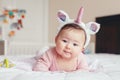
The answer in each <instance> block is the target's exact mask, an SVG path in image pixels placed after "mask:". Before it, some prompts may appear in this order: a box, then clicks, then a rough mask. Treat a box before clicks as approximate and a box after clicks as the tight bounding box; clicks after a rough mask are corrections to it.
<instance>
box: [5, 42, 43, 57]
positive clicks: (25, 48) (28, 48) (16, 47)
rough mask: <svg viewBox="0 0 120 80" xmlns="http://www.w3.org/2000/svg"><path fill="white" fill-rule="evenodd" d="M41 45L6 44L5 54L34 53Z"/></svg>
mask: <svg viewBox="0 0 120 80" xmlns="http://www.w3.org/2000/svg"><path fill="white" fill-rule="evenodd" d="M42 47H43V45H40V44H37V43H27V44H26V43H25V44H23V43H17V44H11V45H9V46H8V51H7V53H6V55H35V54H36V52H37V51H38V50H40V49H41V48H42Z"/></svg>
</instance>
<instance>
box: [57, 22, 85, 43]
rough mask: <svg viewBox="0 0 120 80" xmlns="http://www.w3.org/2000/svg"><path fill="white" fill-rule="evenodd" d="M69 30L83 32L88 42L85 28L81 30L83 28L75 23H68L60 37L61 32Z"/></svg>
mask: <svg viewBox="0 0 120 80" xmlns="http://www.w3.org/2000/svg"><path fill="white" fill-rule="evenodd" d="M67 29H76V30H82V31H83V32H84V34H85V42H86V33H85V30H84V29H83V28H81V26H79V25H78V24H75V23H68V24H65V25H64V26H63V27H62V28H61V29H60V31H59V33H58V35H59V34H60V32H61V31H62V30H67Z"/></svg>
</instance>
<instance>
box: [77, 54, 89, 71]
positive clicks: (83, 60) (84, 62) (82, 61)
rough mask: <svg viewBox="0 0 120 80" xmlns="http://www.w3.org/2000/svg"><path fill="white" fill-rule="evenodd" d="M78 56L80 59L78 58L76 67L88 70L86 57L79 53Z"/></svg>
mask: <svg viewBox="0 0 120 80" xmlns="http://www.w3.org/2000/svg"><path fill="white" fill-rule="evenodd" d="M79 58H80V59H79V64H78V69H79V70H89V67H88V63H87V60H86V57H85V56H84V55H81V56H80V57H79Z"/></svg>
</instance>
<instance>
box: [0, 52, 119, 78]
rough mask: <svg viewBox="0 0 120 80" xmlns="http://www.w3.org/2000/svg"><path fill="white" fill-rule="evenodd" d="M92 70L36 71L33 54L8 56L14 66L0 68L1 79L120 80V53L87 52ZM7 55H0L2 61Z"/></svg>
mask: <svg viewBox="0 0 120 80" xmlns="http://www.w3.org/2000/svg"><path fill="white" fill-rule="evenodd" d="M86 56H87V60H88V63H89V67H90V68H91V72H87V71H75V72H34V71H32V65H33V64H34V62H35V60H34V57H33V56H27V55H24V56H8V57H7V58H8V59H9V60H10V61H12V62H13V63H14V64H16V66H15V67H13V68H0V80H120V77H119V76H120V55H114V54H87V55H86ZM4 58H5V57H4V56H0V61H2V60H3V59H4Z"/></svg>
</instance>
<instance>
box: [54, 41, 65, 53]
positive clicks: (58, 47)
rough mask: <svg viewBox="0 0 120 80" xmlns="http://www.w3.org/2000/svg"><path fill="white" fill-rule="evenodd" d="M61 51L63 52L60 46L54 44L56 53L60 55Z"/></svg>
mask: <svg viewBox="0 0 120 80" xmlns="http://www.w3.org/2000/svg"><path fill="white" fill-rule="evenodd" d="M62 50H63V46H62V44H60V43H56V51H57V53H59V54H60V53H61V52H62Z"/></svg>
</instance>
